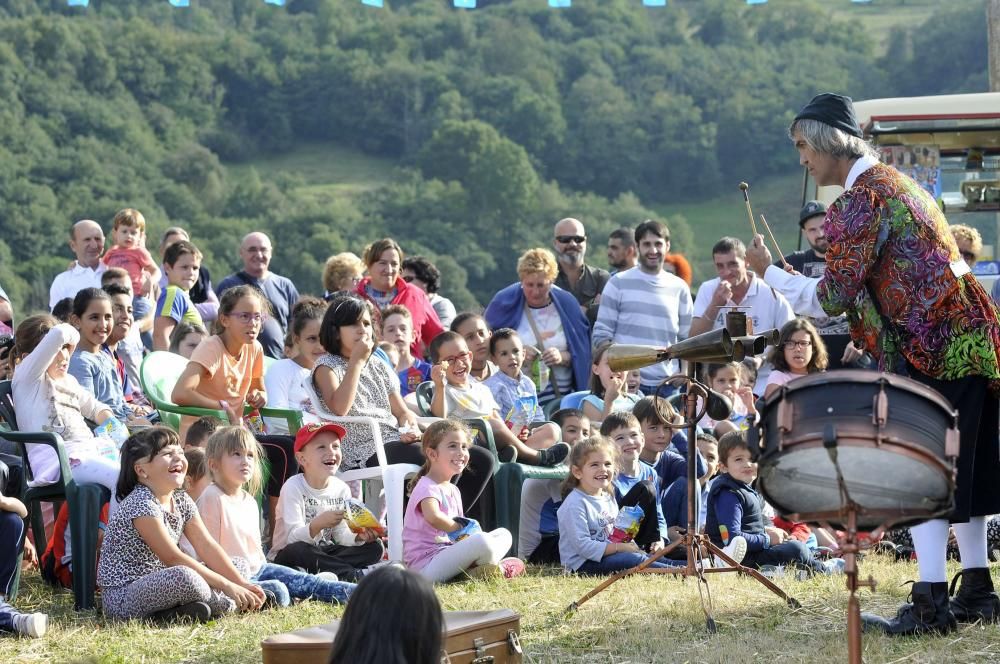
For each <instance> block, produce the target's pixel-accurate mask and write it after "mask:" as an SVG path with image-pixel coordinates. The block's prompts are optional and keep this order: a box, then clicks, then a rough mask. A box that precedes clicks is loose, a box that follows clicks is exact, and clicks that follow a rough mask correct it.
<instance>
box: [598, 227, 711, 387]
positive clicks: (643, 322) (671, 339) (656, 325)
mask: <svg viewBox="0 0 1000 664" xmlns="http://www.w3.org/2000/svg"><path fill="white" fill-rule="evenodd" d="M635 243H636V245H637V246H638V249H639V264H638V265H637V266H636V267H633V268H631V269H629V270H625V271H624V272H619V273H617V274H615V275H614V276H612V277H611V280H610V281H608V283H607V285H606V286H605V287H604V293H603V294H602V295H601V306H600V309H599V310H598V313H597V322H595V323H594V332H593V335H592V342H593V344H594V346H595V347H596V346H598V345H599V344H601V343H602V342H605V341H613V342H614V343H620V344H647V345H652V346H658V347H661V348H663V347H666V346H671V345H673V344H675V343H677V342H678V341H681V340H682V339H685V338H686V337H687V335H688V331H689V330H690V328H691V316H692V312H693V310H694V305H693V303H692V301H691V290H690V289H689V288H688V285H687V284H686V283H684V280H683V279H680V278H679V277H677V276H675V275H673V274H670V273H669V272H666V271H665V270H664V269H663V262H664V259H665V258H666V255H667V253H668V252H669V251H670V231H669V230H668V229H667V227H666V226H665V225H664V224H661V223H660V222H658V221H652V220H646V221H644V222H642V223H641V224H639V225H638V226H637V227H636V229H635ZM678 370H679V367H678V366H677V361H676V360H670V361H668V362H662V363H660V364H655V365H653V366H649V367H644V368H643V369H642V370H641V371H640V373H641V376H642V379H641V383H640V389H641V390H642V392H643V394H647V395H651V394H653V393H654V392H656V391H657V389H660V394H662V395H667V394H670V393H671V392H673V388H670V387H669V386H663V387H662V388H660V383H661V381H663V379H664V378H666V377H667V376H670V375H671V374H673V373H676V372H677V371H678Z"/></svg>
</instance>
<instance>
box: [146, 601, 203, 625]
mask: <svg viewBox="0 0 1000 664" xmlns="http://www.w3.org/2000/svg"><path fill="white" fill-rule="evenodd" d="M211 617H212V608H211V607H210V606H209V605H208V604H206V603H205V602H188V603H187V604H181V605H180V606H174V607H171V608H169V609H163V610H162V611H157V612H156V613H153V614H151V615H150V616H149V618H150V620H152V621H154V622H158V623H168V622H174V621H175V620H192V621H194V622H208V620H209V619H210V618H211Z"/></svg>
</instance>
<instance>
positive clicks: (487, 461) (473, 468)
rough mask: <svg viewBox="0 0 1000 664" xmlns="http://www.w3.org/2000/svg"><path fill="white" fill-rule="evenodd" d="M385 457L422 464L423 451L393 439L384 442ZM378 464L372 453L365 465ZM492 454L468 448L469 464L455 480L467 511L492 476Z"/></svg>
mask: <svg viewBox="0 0 1000 664" xmlns="http://www.w3.org/2000/svg"><path fill="white" fill-rule="evenodd" d="M385 458H386V461H388V462H389V463H412V464H416V465H418V466H423V465H424V453H423V452H421V451H420V445H418V444H417V443H403V442H400V441H398V440H397V441H393V442H391V443H386V444H385ZM377 465H378V458H377V457H376V456H375V455H374V454H373V455H372V456H371V458H370V459H368V461H366V462H365V466H367V467H368V468H373V467H375V466H377ZM492 470H493V455H492V454H491V453H490V451H489V450H487V449H486V448H484V447H479V446H476V445H473V446H472V447H470V448H469V465H468V467H467V468H466V469H465V470H464V471H462V474H461V475H459V476H458V479H457V480H456V481H455V486H457V487H458V492H459V493H460V494H462V507H463V508H464V510H465V511H466V513H468V512H469V510H470V508H472V506H473V505H475V504H476V501H478V500H479V496H481V495H482V494H483V489H485V488H486V484H487V483H488V482H489V481H490V478H491V477H492Z"/></svg>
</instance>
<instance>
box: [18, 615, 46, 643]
mask: <svg viewBox="0 0 1000 664" xmlns="http://www.w3.org/2000/svg"><path fill="white" fill-rule="evenodd" d="M48 629H49V617H48V616H47V615H45V614H44V613H22V614H20V615H16V616H14V631H15V632H17V633H18V634H22V635H24V636H30V637H32V638H34V639H37V638H40V637H43V636H45V632H46V631H47V630H48Z"/></svg>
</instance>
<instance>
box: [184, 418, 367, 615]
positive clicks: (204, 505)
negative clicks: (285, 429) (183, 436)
mask: <svg viewBox="0 0 1000 664" xmlns="http://www.w3.org/2000/svg"><path fill="white" fill-rule="evenodd" d="M205 458H206V459H207V461H208V470H209V473H210V474H211V476H212V484H210V485H209V486H208V487H207V488H206V489H205V490H204V491H203V492H202V494H201V495H200V496H199V497H198V502H197V505H198V512H199V513H200V514H201V519H202V521H204V523H205V528H206V530H208V533H209V534H210V535H211V536H212V538H213V539H215V541H216V542H218V543H219V546H221V547H222V549H223V551H225V552H226V555H228V556H230V557H232V558H242V559H244V560H245V561H246V562H247V566H248V568H249V570H250V576H249V578H248V580H249V581H251V582H252V583H256V584H259V585H260V586H261V587H262V588H263V589H264V591H265V592H269V593H270V594H272V595H273V596H274V598H275V601H276V602H277V603H278V604H279V605H281V606H288V605H289V604H290V603H291V600H292V599H293V598H294V599H308V598H310V597H314V598H316V599H319V600H322V601H324V602H332V603H334V604H342V603H346V602H347V598H348V597H350V594H351V593H352V592H353V591H354V584H353V583H345V582H343V581H338V580H336V577H333V578H330V577H331V576H332V575H328V576H326V577H325V578H324V577H319V576H316V575H315V574H306V573H305V572H300V571H298V570H294V569H292V568H290V567H284V566H282V565H275V564H273V563H269V562H267V559H266V558H265V557H264V549H263V547H262V546H261V534H260V511H259V510H258V509H257V501H256V500H254V495H255V494H256V493H258V492H259V491H260V489H261V476H262V474H263V473H262V471H261V463H260V461H261V448H260V444H259V443H258V442H257V440H256V439H255V438H254V437H253V434H252V433H250V432H249V431H247V430H246V429H244V428H242V427H223V428H221V429H218V430H217V431H216V432H215V433H213V434H212V435H211V437H210V438H209V439H208V442H207V443H206V445H205ZM248 490H249V491H248Z"/></svg>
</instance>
